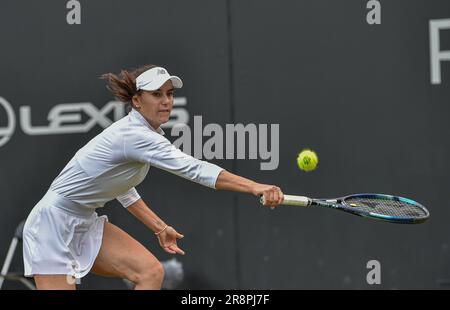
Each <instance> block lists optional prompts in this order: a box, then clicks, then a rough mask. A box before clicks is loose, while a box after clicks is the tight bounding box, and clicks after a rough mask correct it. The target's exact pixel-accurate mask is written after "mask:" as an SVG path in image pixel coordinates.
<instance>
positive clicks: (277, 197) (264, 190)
mask: <svg viewBox="0 0 450 310" xmlns="http://www.w3.org/2000/svg"><path fill="white" fill-rule="evenodd" d="M253 194H254V195H255V196H258V197H261V196H263V197H264V200H265V203H264V205H265V206H268V207H271V209H273V208H275V207H277V206H278V205H280V204H281V203H282V202H283V200H284V195H283V192H282V191H281V188H279V187H278V186H275V185H268V184H260V183H257V184H256V185H255V186H254V188H253Z"/></svg>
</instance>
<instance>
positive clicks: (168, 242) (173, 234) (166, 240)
mask: <svg viewBox="0 0 450 310" xmlns="http://www.w3.org/2000/svg"><path fill="white" fill-rule="evenodd" d="M183 237H184V236H183V235H182V234H180V233H178V232H177V231H176V230H175V229H174V228H173V227H172V226H168V227H167V228H166V229H165V230H164V231H163V232H162V233H160V234H159V235H158V241H159V245H160V246H161V247H162V248H163V249H164V251H166V252H167V253H170V254H181V255H184V254H185V253H184V251H183V250H182V249H180V248H179V247H178V245H177V240H178V239H181V238H183Z"/></svg>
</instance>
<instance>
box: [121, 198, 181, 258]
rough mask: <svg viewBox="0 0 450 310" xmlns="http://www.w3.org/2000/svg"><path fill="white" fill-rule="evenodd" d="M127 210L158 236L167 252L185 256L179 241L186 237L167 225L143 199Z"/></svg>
mask: <svg viewBox="0 0 450 310" xmlns="http://www.w3.org/2000/svg"><path fill="white" fill-rule="evenodd" d="M127 210H128V211H129V212H130V213H131V214H133V215H134V216H135V217H136V218H137V219H138V220H140V221H141V222H142V223H144V225H145V226H147V227H148V228H149V229H151V230H152V231H153V232H154V233H155V234H157V237H158V241H159V244H160V245H161V247H162V248H163V249H164V250H165V251H166V252H168V253H170V254H176V253H178V254H181V255H184V251H183V250H182V249H180V248H179V247H178V245H177V240H178V239H181V238H183V237H184V236H183V235H182V234H180V233H178V232H177V231H176V230H175V229H174V228H173V227H172V226H169V225H167V224H166V223H165V222H164V221H163V220H162V219H161V218H160V217H159V216H158V215H156V214H155V212H153V211H152V210H151V209H150V208H149V207H148V206H147V204H146V203H145V202H144V201H143V200H142V199H139V200H137V201H135V202H134V203H132V204H131V205H130V206H128V207H127Z"/></svg>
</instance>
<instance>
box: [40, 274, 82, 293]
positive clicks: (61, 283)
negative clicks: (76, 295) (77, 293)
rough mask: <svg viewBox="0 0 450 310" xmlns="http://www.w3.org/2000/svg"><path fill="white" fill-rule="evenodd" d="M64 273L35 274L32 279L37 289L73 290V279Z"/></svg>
mask: <svg viewBox="0 0 450 310" xmlns="http://www.w3.org/2000/svg"><path fill="white" fill-rule="evenodd" d="M71 280H72V279H69V281H68V279H67V276H66V275H35V276H34V281H35V282H36V288H37V289H38V290H75V280H73V281H71Z"/></svg>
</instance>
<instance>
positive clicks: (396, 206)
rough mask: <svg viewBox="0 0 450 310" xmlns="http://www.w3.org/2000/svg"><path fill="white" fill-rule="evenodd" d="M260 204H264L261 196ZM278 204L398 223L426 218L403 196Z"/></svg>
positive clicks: (294, 199)
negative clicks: (315, 208) (324, 209)
mask: <svg viewBox="0 0 450 310" xmlns="http://www.w3.org/2000/svg"><path fill="white" fill-rule="evenodd" d="M260 200H261V203H262V204H264V203H265V199H264V196H261V199H260ZM281 205H285V206H298V207H325V208H331V209H336V210H341V211H344V212H347V213H351V214H354V215H358V216H362V217H366V218H370V219H375V220H381V221H386V222H391V223H398V224H419V223H423V222H425V221H426V220H427V219H428V218H429V217H430V212H428V210H427V209H426V208H425V207H424V206H422V205H421V204H420V203H418V202H416V201H414V200H411V199H408V198H403V197H398V196H391V195H385V194H373V193H368V194H355V195H350V196H345V197H341V198H334V199H314V198H309V197H304V196H293V195H284V201H283V202H282V203H281Z"/></svg>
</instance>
